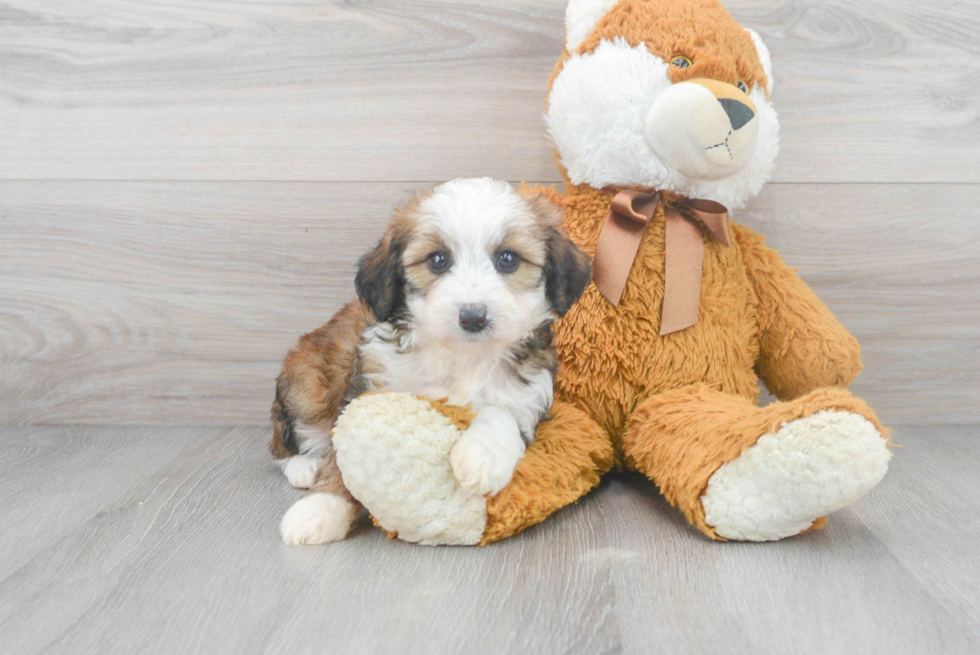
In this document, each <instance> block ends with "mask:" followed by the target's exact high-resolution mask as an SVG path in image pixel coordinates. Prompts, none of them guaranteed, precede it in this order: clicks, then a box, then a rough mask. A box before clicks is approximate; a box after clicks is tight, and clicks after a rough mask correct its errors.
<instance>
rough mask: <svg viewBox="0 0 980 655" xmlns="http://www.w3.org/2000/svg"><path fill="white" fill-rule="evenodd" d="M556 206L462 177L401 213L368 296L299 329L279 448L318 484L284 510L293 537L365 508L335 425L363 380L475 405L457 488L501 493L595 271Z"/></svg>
mask: <svg viewBox="0 0 980 655" xmlns="http://www.w3.org/2000/svg"><path fill="white" fill-rule="evenodd" d="M559 218H560V217H559V213H558V211H557V209H556V208H555V207H554V206H553V205H552V204H551V203H550V202H549V201H547V200H545V199H544V198H541V197H540V196H528V197H526V196H523V195H521V194H519V193H517V192H515V190H514V189H513V188H512V187H511V186H510V185H509V184H507V183H506V182H500V181H497V180H492V179H488V178H481V179H459V180H453V181H451V182H447V183H445V184H441V185H439V186H436V187H435V188H433V189H431V190H430V191H428V192H426V193H424V194H421V195H418V196H416V197H415V198H414V199H413V200H412V201H410V202H409V203H408V204H407V205H405V206H404V207H402V208H400V209H399V210H397V211H396V213H395V216H394V219H393V220H392V222H391V225H390V226H389V228H388V230H387V232H386V233H385V235H384V237H383V238H382V239H381V242H380V243H379V244H378V246H377V247H376V248H374V249H373V250H372V251H370V252H369V253H367V254H366V255H364V257H362V258H361V260H360V263H359V269H358V272H357V277H356V281H355V286H356V288H357V294H358V296H359V298H360V300H359V301H358V302H354V303H351V304H349V305H347V306H346V307H344V308H343V309H342V310H341V311H340V312H338V314H337V315H336V316H334V318H333V319H331V321H330V322H328V323H327V324H326V325H324V326H323V327H321V328H320V329H318V330H316V331H314V332H312V333H310V334H307V335H305V336H304V337H303V338H302V339H300V343H299V346H298V347H297V348H296V349H295V350H294V351H292V352H291V353H289V355H288V356H287V357H286V362H285V365H284V367H283V371H282V374H281V375H280V376H279V379H278V384H277V388H276V401H275V404H274V405H273V409H272V421H273V425H274V428H275V432H274V436H273V440H272V452H273V454H274V455H275V457H276V458H277V459H278V460H279V461H280V463H281V464H282V468H283V471H284V473H285V474H286V476H287V478H288V479H289V481H290V482H291V483H292V484H293V485H294V486H296V487H302V488H305V487H311V492H310V494H309V495H307V496H306V497H305V498H303V499H302V500H301V501H299V502H298V503H296V504H295V505H294V506H293V507H292V508H291V509H290V510H289V512H288V513H287V514H286V516H285V517H284V518H283V522H282V526H281V531H282V536H283V539H284V541H286V542H287V543H297V544H298V543H324V542H327V541H334V540H336V539H341V538H343V537H344V536H345V535H346V534H347V531H348V530H349V528H350V525H351V523H352V522H353V520H354V519H355V518H356V516H357V514H358V513H359V512H360V509H361V508H360V506H359V504H358V503H357V502H356V501H355V500H354V498H353V497H351V495H350V494H349V493H348V492H347V490H346V489H345V488H344V486H343V481H342V480H341V478H340V473H339V471H338V470H337V468H336V464H335V462H334V457H333V453H332V451H331V445H330V431H331V429H332V428H333V424H334V421H335V419H336V417H337V416H338V414H339V413H340V412H341V410H342V409H343V408H344V407H345V406H346V404H347V403H348V402H350V401H351V400H352V399H353V398H355V397H357V396H358V395H360V394H362V393H364V392H367V391H403V392H409V393H414V394H418V395H421V396H427V397H430V398H449V402H451V403H453V404H456V405H469V406H470V407H471V408H472V410H473V411H474V412H476V413H477V417H476V418H475V419H474V420H473V422H472V424H471V426H470V427H469V429H467V430H466V432H465V433H464V434H463V436H462V437H461V438H460V440H459V441H458V442H457V443H456V445H455V446H454V447H453V450H452V453H451V455H450V460H451V464H452V468H453V473H454V475H455V477H456V478H457V479H458V481H459V482H460V484H461V485H463V486H464V487H468V488H471V489H473V490H474V491H475V492H477V493H481V494H496V493H498V492H499V491H500V490H501V489H503V487H504V486H505V485H506V484H507V483H508V482H509V481H510V479H511V476H512V475H513V472H514V467H515V466H516V464H517V461H518V460H519V459H520V457H521V455H523V453H524V449H525V447H526V446H527V444H529V443H530V442H531V440H532V439H533V438H534V433H535V429H536V426H537V424H538V422H539V421H540V420H541V419H542V417H544V416H545V414H546V413H547V411H548V409H549V408H550V406H551V402H552V396H553V390H552V387H553V380H554V374H555V366H556V359H555V352H554V348H553V346H552V336H551V323H552V321H553V320H554V319H555V318H557V317H559V316H563V315H564V314H565V312H566V311H567V310H568V309H569V307H570V306H571V305H572V303H574V302H575V301H576V300H577V299H578V297H579V296H580V295H581V294H582V292H583V291H584V289H585V287H586V285H587V284H588V282H589V276H590V270H589V260H588V256H587V255H585V254H584V253H583V252H581V251H580V250H579V249H578V248H576V247H575V245H573V244H572V242H571V241H570V240H569V239H568V238H567V237H566V236H565V234H564V233H563V232H562V231H561V229H560V227H559Z"/></svg>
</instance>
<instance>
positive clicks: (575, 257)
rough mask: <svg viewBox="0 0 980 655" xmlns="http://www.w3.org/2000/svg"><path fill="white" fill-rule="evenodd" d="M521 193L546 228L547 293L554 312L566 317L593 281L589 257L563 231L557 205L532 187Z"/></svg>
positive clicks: (545, 279)
mask: <svg viewBox="0 0 980 655" xmlns="http://www.w3.org/2000/svg"><path fill="white" fill-rule="evenodd" d="M521 193H522V195H524V198H525V200H527V203H528V205H529V206H530V207H531V210H532V211H533V212H534V213H535V215H536V216H537V218H538V224H539V225H540V226H541V227H542V228H544V230H545V243H546V246H547V253H548V254H547V258H546V259H545V263H544V284H545V296H546V297H547V298H548V302H550V303H551V308H552V309H553V310H555V313H556V314H558V315H559V316H564V315H565V313H566V312H567V311H568V310H569V308H570V307H571V306H572V305H574V304H575V301H576V300H578V299H579V297H580V296H581V295H582V292H584V291H585V287H587V286H589V282H590V281H591V280H592V267H591V266H590V265H589V256H588V255H586V254H585V253H584V252H582V251H581V250H579V249H578V246H576V245H575V244H574V243H572V240H571V239H569V238H568V236H567V235H566V234H565V232H564V231H562V229H561V209H560V208H559V207H558V205H556V204H555V203H554V202H552V201H551V200H549V199H548V198H547V197H546V196H545V195H544V194H543V193H540V192H537V193H535V192H533V191H532V190H531V189H527V188H525V189H522V190H521Z"/></svg>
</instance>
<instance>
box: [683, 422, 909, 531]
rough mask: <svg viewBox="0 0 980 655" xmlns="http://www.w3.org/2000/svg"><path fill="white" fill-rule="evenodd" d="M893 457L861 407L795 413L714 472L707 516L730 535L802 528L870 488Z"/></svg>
mask: <svg viewBox="0 0 980 655" xmlns="http://www.w3.org/2000/svg"><path fill="white" fill-rule="evenodd" d="M890 458H891V453H890V452H889V451H888V448H887V442H886V440H885V439H884V438H882V435H881V434H880V433H879V431H878V429H877V428H876V427H875V425H874V424H873V423H871V421H869V420H868V419H866V418H865V417H864V416H861V415H860V414H855V413H852V412H846V411H831V410H823V411H819V412H816V413H815V414H812V415H810V416H806V417H804V418H798V419H795V420H792V421H787V422H785V423H783V424H782V426H781V427H780V428H779V429H778V430H776V431H775V432H774V433H769V434H765V435H763V436H762V437H760V438H759V440H758V441H757V442H756V443H755V445H753V446H752V447H751V448H748V449H747V450H746V451H745V452H744V453H742V454H741V455H740V456H739V457H737V458H736V459H734V460H732V461H730V462H728V463H726V464H724V465H723V466H721V467H720V468H719V469H718V470H717V471H716V472H715V473H714V475H712V476H711V478H710V479H709V481H708V485H707V488H706V490H705V493H704V495H703V496H702V497H701V503H702V505H703V507H704V520H705V523H707V524H708V525H709V526H712V527H713V528H714V530H715V533H716V534H717V535H718V536H720V537H724V538H726V539H739V540H744V541H773V540H776V539H782V538H784V537H789V536H792V535H795V534H799V533H801V532H803V531H805V530H807V529H809V528H810V527H811V526H812V525H813V523H814V521H815V520H817V519H818V518H820V517H822V516H824V515H826V514H829V513H831V512H834V511H836V510H839V509H841V508H843V507H846V506H847V505H850V504H851V503H853V502H854V501H856V500H857V499H859V498H860V497H861V496H863V495H864V494H866V493H867V492H868V491H870V490H871V488H872V487H874V486H875V485H876V484H878V482H880V481H881V479H882V478H883V477H884V475H885V472H886V471H887V469H888V460H889V459H890Z"/></svg>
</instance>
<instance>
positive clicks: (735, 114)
mask: <svg viewBox="0 0 980 655" xmlns="http://www.w3.org/2000/svg"><path fill="white" fill-rule="evenodd" d="M718 102H720V103H721V106H722V108H723V109H724V110H725V113H726V114H728V120H730V121H731V122H732V129H733V130H735V131H736V132H737V131H738V130H739V129H741V128H742V126H743V125H745V124H746V123H748V122H749V121H750V120H752V117H753V116H755V112H753V111H752V110H751V109H750V108H749V106H748V105H745V104H743V103H741V102H739V101H738V100H733V99H732V98H718Z"/></svg>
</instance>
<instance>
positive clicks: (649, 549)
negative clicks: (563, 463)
mask: <svg viewBox="0 0 980 655" xmlns="http://www.w3.org/2000/svg"><path fill="white" fill-rule="evenodd" d="M978 432H980V428H977V427H972V428H971V427H930V428H903V429H902V430H901V431H900V432H899V433H898V434H897V435H896V440H897V441H898V442H899V443H901V444H902V446H903V447H902V448H901V449H900V450H898V451H896V457H895V459H894V463H893V468H892V471H891V473H890V475H889V476H888V477H887V478H886V479H885V481H884V482H883V483H882V484H881V485H880V486H879V487H878V488H877V489H876V490H875V491H874V492H872V494H871V495H870V496H869V497H868V498H866V499H864V500H863V501H861V502H860V503H858V504H857V505H855V506H854V507H852V508H849V509H847V510H844V511H842V512H840V513H838V514H836V515H834V516H833V518H832V519H831V521H830V524H829V525H828V527H827V528H826V529H825V530H823V531H821V532H818V533H814V534H811V535H806V536H803V537H799V538H795V539H790V540H786V541H782V542H779V543H774V544H742V543H714V542H710V541H708V540H706V539H704V538H702V537H700V536H699V535H698V534H697V533H695V532H694V531H692V530H690V529H689V528H687V527H686V526H685V524H684V523H683V521H682V520H681V518H680V517H679V516H678V515H677V514H676V513H675V512H674V511H673V510H672V509H671V508H670V507H668V506H667V505H666V503H665V502H664V501H663V500H662V499H661V498H660V497H659V496H658V495H657V493H656V491H655V489H654V488H652V486H651V485H650V484H648V483H646V482H645V481H643V480H642V479H639V478H636V477H631V476H625V477H615V478H611V479H608V480H606V481H605V482H604V484H603V485H602V486H601V487H600V488H599V489H598V490H597V491H596V492H594V493H593V494H591V495H590V496H588V497H587V498H586V499H584V500H583V501H582V502H580V503H579V504H577V505H575V506H572V507H569V508H567V509H566V510H564V511H562V512H560V513H559V514H558V515H556V516H555V517H553V518H552V519H551V520H549V521H547V522H546V523H544V524H542V525H540V526H537V527H536V528H532V529H531V530H528V531H527V532H525V533H524V534H522V535H519V536H518V537H516V538H514V539H511V540H509V541H505V542H503V543H500V544H497V545H494V546H491V547H488V548H482V549H479V548H426V547H420V546H413V545H409V544H405V543H402V542H399V541H391V540H388V539H386V538H385V537H384V536H383V535H382V534H381V533H380V532H379V531H378V530H375V529H373V528H370V527H368V526H364V525H362V526H361V527H360V528H359V529H357V530H356V532H355V533H354V534H353V535H352V536H351V537H350V538H349V539H348V540H347V541H345V542H342V543H339V544H334V545H331V546H327V547H313V548H287V547H285V546H283V545H281V543H280V542H279V539H278V535H277V530H276V528H277V523H278V519H279V517H280V516H281V514H282V512H283V511H284V510H285V509H286V508H287V507H288V506H289V504H290V503H291V502H292V501H293V500H295V499H296V498H297V497H298V496H299V492H297V491H295V490H292V489H290V488H288V487H287V485H286V483H285V481H284V480H283V479H282V476H281V474H280V473H279V472H278V471H277V470H276V469H275V468H274V467H273V465H272V464H271V463H270V462H269V460H268V459H267V456H266V454H265V452H264V440H265V436H266V435H265V430H264V429H262V428H257V427H246V428H222V427H196V428H174V427H166V428H165V427H152V428H149V427H147V428H141V427H12V428H2V429H0V497H2V498H4V503H3V504H2V506H0V650H2V651H3V652H9V653H17V654H25V655H26V654H28V653H41V652H44V653H69V652H70V653H95V652H98V653H137V652H138V653H205V652H206V653H258V652H263V653H287V652H288V653H306V652H310V653H332V654H344V653H375V652H397V653H403V654H412V653H435V652H447V653H464V652H465V653H504V652H530V653H590V654H591V653H650V652H669V653H705V652H725V653H883V652H888V653H977V652H980V557H978V555H980V552H978V546H977V542H976V535H977V534H980V476H978V474H977V470H978V468H980V439H978V438H977V437H978V434H977V433H978Z"/></svg>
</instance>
